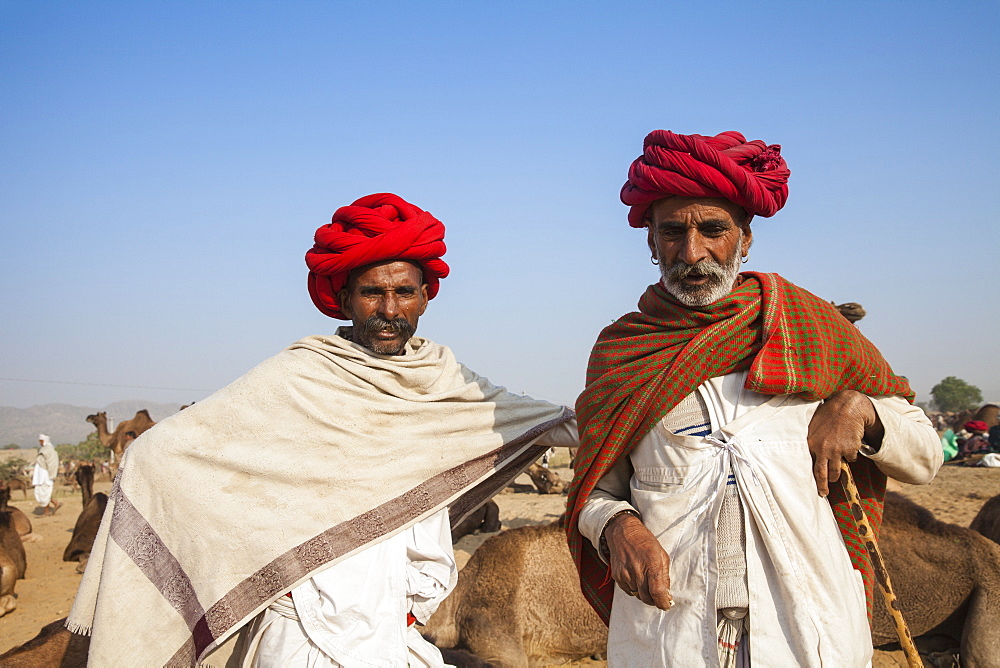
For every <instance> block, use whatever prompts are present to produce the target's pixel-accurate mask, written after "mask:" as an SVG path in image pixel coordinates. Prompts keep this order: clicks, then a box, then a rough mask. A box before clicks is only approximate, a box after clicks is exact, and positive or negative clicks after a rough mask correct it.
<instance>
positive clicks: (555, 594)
mask: <svg viewBox="0 0 1000 668" xmlns="http://www.w3.org/2000/svg"><path fill="white" fill-rule="evenodd" d="M423 633H424V635H425V636H427V638H428V639H429V640H431V641H432V642H434V644H435V645H437V646H438V647H444V648H453V647H457V648H462V649H467V650H469V651H471V652H472V653H473V654H475V655H476V656H477V657H479V658H480V659H482V660H484V661H489V662H490V663H493V664H495V665H496V666H498V667H499V668H503V667H506V666H518V667H522V666H524V667H527V666H545V665H548V664H551V663H563V662H564V661H568V660H570V659H580V658H584V657H588V656H593V655H598V656H601V655H603V654H604V651H605V647H606V645H607V638H608V630H607V628H606V627H605V626H604V623H603V622H602V621H601V618H600V617H598V616H597V613H595V612H594V610H593V609H592V608H591V607H590V604H589V603H587V601H586V600H585V599H584V598H583V594H581V593H580V583H579V580H578V579H577V575H576V567H574V566H573V560H572V558H571V557H570V554H569V548H568V547H567V546H566V534H565V531H564V530H563V528H562V527H561V526H560V525H559V524H558V523H554V524H549V525H545V526H526V527H520V528H517V529H509V530H507V531H503V532H501V533H498V534H497V535H496V536H492V537H491V538H488V539H487V540H486V541H485V542H484V543H483V544H482V545H481V546H480V547H479V549H478V550H476V551H475V553H473V555H472V557H471V558H470V559H469V563H468V564H466V566H465V568H463V569H462V570H461V571H460V572H459V574H458V584H457V585H456V587H455V591H453V592H452V593H451V594H450V595H449V596H448V598H446V599H445V600H444V602H443V603H441V606H440V607H439V608H438V610H437V612H435V613H434V614H433V615H432V616H431V618H430V619H429V620H428V622H427V626H426V627H425V628H424V630H423Z"/></svg>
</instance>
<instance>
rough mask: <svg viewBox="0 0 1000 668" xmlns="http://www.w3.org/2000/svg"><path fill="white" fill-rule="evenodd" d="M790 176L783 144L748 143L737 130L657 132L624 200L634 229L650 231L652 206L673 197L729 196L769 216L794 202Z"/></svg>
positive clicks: (646, 147)
mask: <svg viewBox="0 0 1000 668" xmlns="http://www.w3.org/2000/svg"><path fill="white" fill-rule="evenodd" d="M790 173H791V172H790V171H789V170H788V167H787V165H785V159H784V158H782V157H781V146H779V145H778V144H772V145H770V146H768V145H766V144H765V143H764V142H762V141H760V140H759V139H755V140H754V141H747V140H746V137H744V136H743V135H741V134H740V133H739V132H732V131H730V132H723V133H721V134H718V135H716V136H714V137H703V136H701V135H679V134H674V133H673V132H670V131H669V130H654V131H653V132H650V133H649V134H648V135H646V141H645V142H643V152H642V155H640V156H639V157H638V158H636V159H635V162H633V163H632V166H631V167H629V170H628V181H627V182H626V183H625V185H624V186H622V195H621V197H622V202H624V203H625V204H628V205H629V206H631V207H632V208H631V210H630V211H629V212H628V222H629V225H631V226H632V227H645V223H644V219H645V217H646V211H647V210H648V209H649V205H650V203H652V202H654V201H656V200H658V199H661V198H663V197H670V196H671V195H679V196H682V197H724V198H726V199H728V200H730V201H731V202H735V203H736V204H738V205H740V206H741V207H743V208H744V209H746V210H747V211H749V212H750V213H751V214H753V215H758V216H764V217H765V218H769V217H771V216H773V215H774V214H776V213H777V212H778V210H779V209H780V208H781V207H783V206H784V205H785V200H787V199H788V175H789V174H790Z"/></svg>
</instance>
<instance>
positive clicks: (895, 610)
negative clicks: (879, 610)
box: [840, 460, 924, 668]
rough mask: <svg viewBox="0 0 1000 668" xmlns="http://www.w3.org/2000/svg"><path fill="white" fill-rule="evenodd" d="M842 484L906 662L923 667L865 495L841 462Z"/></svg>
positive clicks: (844, 463)
mask: <svg viewBox="0 0 1000 668" xmlns="http://www.w3.org/2000/svg"><path fill="white" fill-rule="evenodd" d="M840 484H842V485H843V486H844V495H845V496H846V497H847V502H848V504H850V509H851V517H853V518H854V522H855V524H856V525H857V527H858V535H859V536H860V537H861V538H862V540H864V542H865V548H867V550H868V555H869V556H870V557H871V559H872V570H874V571H875V579H876V580H877V581H878V584H879V588H880V589H881V590H882V598H883V599H884V600H885V607H886V609H887V610H888V611H889V616H890V617H892V621H893V623H895V625H896V635H897V636H899V644H900V645H901V646H902V648H903V653H904V654H905V655H906V662H907V663H908V664H909V666H910V668H923V665H924V662H923V660H922V659H921V658H920V654H918V653H917V647H916V645H914V644H913V636H911V635H910V629H909V627H907V626H906V620H905V619H903V612H902V611H901V610H900V609H899V600H898V599H897V598H896V593H895V592H894V591H893V589H892V581H891V580H890V579H889V572H888V571H887V570H886V569H885V560H884V559H882V551H881V550H880V549H879V547H878V542H877V541H876V540H875V531H874V529H872V525H871V523H870V522H869V521H868V516H867V515H865V510H864V508H862V507H861V495H860V494H858V486H857V485H856V484H855V483H854V476H853V475H852V474H851V467H850V465H849V464H848V463H847V462H846V461H844V460H841V461H840Z"/></svg>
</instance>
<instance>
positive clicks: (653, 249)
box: [646, 218, 656, 257]
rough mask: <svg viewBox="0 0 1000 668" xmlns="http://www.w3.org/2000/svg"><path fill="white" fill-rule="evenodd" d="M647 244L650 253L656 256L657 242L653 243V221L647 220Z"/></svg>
mask: <svg viewBox="0 0 1000 668" xmlns="http://www.w3.org/2000/svg"><path fill="white" fill-rule="evenodd" d="M646 244H647V245H648V246H649V252H650V253H652V254H653V256H654V257H655V256H656V242H655V241H653V221H651V220H649V219H648V218H647V219H646Z"/></svg>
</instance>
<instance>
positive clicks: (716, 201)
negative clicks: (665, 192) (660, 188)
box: [647, 196, 751, 225]
mask: <svg viewBox="0 0 1000 668" xmlns="http://www.w3.org/2000/svg"><path fill="white" fill-rule="evenodd" d="M648 216H649V217H648V219H647V224H648V223H650V222H656V223H659V222H662V221H667V220H671V219H676V220H684V219H692V218H693V219H703V220H704V219H722V220H728V221H732V222H733V223H736V224H737V225H746V224H749V222H750V217H751V216H750V214H749V213H748V212H747V210H746V209H744V208H743V207H741V206H740V205H739V204H736V203H735V202H733V201H731V200H728V199H725V198H724V197H681V196H671V197H663V198H661V199H658V200H656V201H655V202H653V203H652V204H651V205H650V207H649V212H648Z"/></svg>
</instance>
